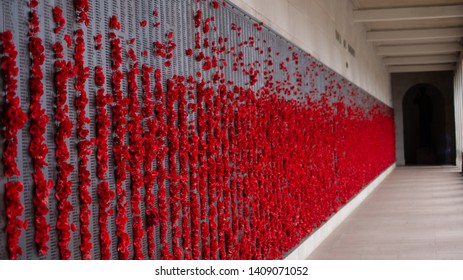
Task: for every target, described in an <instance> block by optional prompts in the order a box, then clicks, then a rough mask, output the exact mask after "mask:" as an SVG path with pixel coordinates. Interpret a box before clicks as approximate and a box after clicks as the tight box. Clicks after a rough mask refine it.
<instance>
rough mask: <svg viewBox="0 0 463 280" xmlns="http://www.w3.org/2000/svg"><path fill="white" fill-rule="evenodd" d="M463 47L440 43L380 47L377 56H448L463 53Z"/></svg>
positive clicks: (377, 48) (457, 44)
mask: <svg viewBox="0 0 463 280" xmlns="http://www.w3.org/2000/svg"><path fill="white" fill-rule="evenodd" d="M462 50H463V47H462V46H461V45H460V44H459V43H440V44H419V45H397V46H378V47H376V54H377V55H389V56H393V55H424V54H446V53H447V54H448V53H453V52H457V51H462Z"/></svg>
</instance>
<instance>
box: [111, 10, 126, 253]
mask: <svg viewBox="0 0 463 280" xmlns="http://www.w3.org/2000/svg"><path fill="white" fill-rule="evenodd" d="M109 26H110V28H111V29H112V31H111V32H110V34H109V37H110V38H111V59H112V70H113V74H112V77H111V84H112V91H113V101H114V102H113V104H114V105H113V108H112V109H113V123H114V131H115V136H114V145H113V154H114V164H115V168H116V170H115V177H116V196H117V216H116V228H117V229H116V234H117V236H118V238H119V242H118V246H117V250H118V252H119V259H124V260H125V259H128V258H129V253H130V252H129V246H130V237H129V234H128V233H127V229H126V225H127V221H128V218H127V201H126V197H127V192H126V190H125V189H124V184H125V181H126V180H127V171H126V170H127V169H126V162H127V159H128V158H129V152H128V147H127V145H126V144H125V143H124V142H125V140H124V139H125V136H126V133H127V127H126V126H127V119H126V117H127V113H128V110H127V105H128V99H127V98H126V97H124V96H123V91H122V79H123V78H124V74H123V73H122V71H121V65H122V62H123V59H122V46H121V39H120V38H117V34H116V30H118V29H120V27H121V24H120V23H119V20H118V19H117V17H116V16H112V17H111V19H110V25H109Z"/></svg>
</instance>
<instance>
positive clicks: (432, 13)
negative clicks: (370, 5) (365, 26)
mask: <svg viewBox="0 0 463 280" xmlns="http://www.w3.org/2000/svg"><path fill="white" fill-rule="evenodd" d="M455 17H463V5H450V6H430V7H413V8H388V9H365V10H356V11H354V22H375V21H396V20H422V19H441V18H455Z"/></svg>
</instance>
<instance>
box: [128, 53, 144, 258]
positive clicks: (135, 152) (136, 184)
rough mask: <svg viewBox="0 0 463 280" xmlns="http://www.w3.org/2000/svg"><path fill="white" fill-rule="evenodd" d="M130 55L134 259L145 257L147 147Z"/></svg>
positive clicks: (135, 67) (132, 55)
mask: <svg viewBox="0 0 463 280" xmlns="http://www.w3.org/2000/svg"><path fill="white" fill-rule="evenodd" d="M128 56H129V57H130V58H131V61H130V70H129V72H128V73H127V86H128V110H129V122H128V125H127V128H128V129H127V130H128V133H129V155H130V156H129V164H130V168H129V173H130V181H131V191H132V193H131V195H132V199H131V210H132V228H133V247H134V259H136V260H141V259H144V255H143V250H142V246H143V237H144V235H145V230H144V227H143V220H142V217H141V210H140V203H141V201H142V200H143V197H142V196H141V192H140V189H141V188H143V187H144V182H143V172H142V171H143V167H142V163H143V160H144V157H145V147H144V145H143V143H144V141H143V127H142V121H143V117H142V115H141V114H140V101H139V100H138V84H137V79H138V74H139V71H138V61H137V56H136V54H135V51H134V50H133V49H130V50H129V54H128Z"/></svg>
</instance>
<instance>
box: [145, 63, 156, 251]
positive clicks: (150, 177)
mask: <svg viewBox="0 0 463 280" xmlns="http://www.w3.org/2000/svg"><path fill="white" fill-rule="evenodd" d="M152 72H153V68H152V67H150V66H148V65H146V64H143V66H142V76H141V82H142V87H143V92H144V93H145V98H144V100H143V105H144V106H143V109H142V114H143V118H144V119H145V126H146V129H145V131H144V133H143V141H144V142H143V145H144V149H145V157H144V160H143V167H144V172H145V174H144V183H145V193H146V195H145V207H146V235H147V241H148V257H149V258H150V259H154V252H155V246H156V243H155V239H154V233H155V227H156V226H157V225H159V215H158V211H157V208H156V198H155V196H154V184H155V180H156V176H157V172H156V171H155V170H154V169H153V163H154V162H155V160H156V154H155V153H152V152H150V151H155V150H157V147H156V131H157V126H156V120H155V118H154V105H155V102H154V96H153V93H152V91H151V73H152Z"/></svg>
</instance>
